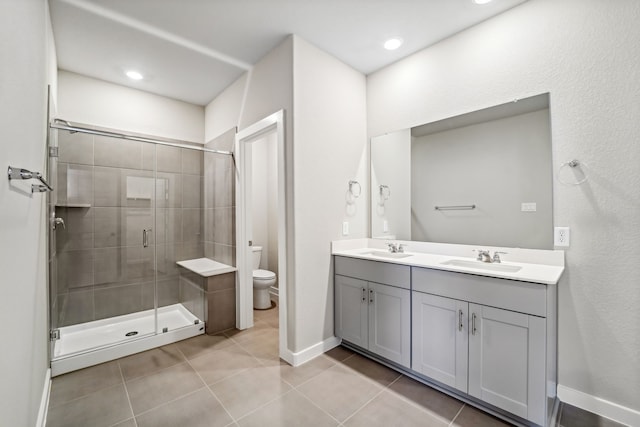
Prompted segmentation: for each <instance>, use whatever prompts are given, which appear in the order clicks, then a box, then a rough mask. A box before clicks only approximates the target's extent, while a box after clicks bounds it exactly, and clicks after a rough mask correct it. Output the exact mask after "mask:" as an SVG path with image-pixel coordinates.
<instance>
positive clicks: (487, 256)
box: [474, 249, 507, 263]
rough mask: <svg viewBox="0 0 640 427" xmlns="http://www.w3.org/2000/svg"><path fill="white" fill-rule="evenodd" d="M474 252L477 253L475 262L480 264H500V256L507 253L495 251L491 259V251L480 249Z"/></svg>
mask: <svg viewBox="0 0 640 427" xmlns="http://www.w3.org/2000/svg"><path fill="white" fill-rule="evenodd" d="M474 252H478V257H477V258H476V260H477V261H481V262H488V263H492V262H497V263H499V262H502V260H501V259H500V254H506V253H507V252H500V251H495V252H494V253H493V258H492V257H491V251H489V250H482V249H474Z"/></svg>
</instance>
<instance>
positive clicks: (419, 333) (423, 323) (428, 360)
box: [411, 292, 469, 393]
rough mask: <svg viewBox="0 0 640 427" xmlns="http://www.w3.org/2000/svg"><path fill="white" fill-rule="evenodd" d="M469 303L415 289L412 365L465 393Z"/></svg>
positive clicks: (415, 369)
mask: <svg viewBox="0 0 640 427" xmlns="http://www.w3.org/2000/svg"><path fill="white" fill-rule="evenodd" d="M468 306H469V304H468V303H467V302H465V301H459V300H455V299H451V298H443V297H439V296H435V295H430V294H425V293H422V292H413V315H412V316H413V322H412V328H413V341H412V348H413V350H412V351H413V359H412V362H411V363H412V366H411V368H412V369H413V370H414V371H417V372H420V373H421V374H423V375H426V376H428V377H430V378H433V379H434V380H436V381H440V382H441V383H444V384H446V385H448V386H451V387H455V388H456V389H458V390H460V391H462V392H464V393H466V392H467V357H468V353H469V340H468V332H469V331H468V322H467V317H468Z"/></svg>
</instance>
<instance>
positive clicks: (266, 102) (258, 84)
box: [205, 37, 296, 349]
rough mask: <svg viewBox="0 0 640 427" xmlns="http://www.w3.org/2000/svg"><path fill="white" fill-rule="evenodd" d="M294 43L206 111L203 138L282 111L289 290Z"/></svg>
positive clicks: (286, 44)
mask: <svg viewBox="0 0 640 427" xmlns="http://www.w3.org/2000/svg"><path fill="white" fill-rule="evenodd" d="M293 40H294V37H288V38H287V39H286V40H284V41H283V42H282V43H281V44H280V45H278V46H277V47H275V48H274V49H273V50H272V51H271V52H269V53H268V54H267V55H266V56H265V57H263V58H262V59H261V60H260V61H259V62H258V63H257V64H256V65H254V67H253V68H252V69H251V70H250V71H249V72H248V73H246V74H244V75H243V76H242V77H240V78H239V79H238V80H236V81H235V82H234V83H232V84H231V85H230V86H229V87H228V88H227V89H225V90H224V91H223V92H222V93H221V94H220V95H218V96H217V97H216V98H215V99H214V100H213V101H211V102H210V103H209V104H208V105H207V106H206V108H205V137H206V141H211V140H212V139H213V138H216V137H218V136H220V135H221V134H223V133H224V132H225V131H228V130H229V129H230V128H232V127H234V126H235V127H237V128H238V130H242V129H244V128H246V127H247V126H250V125H252V124H253V123H255V122H257V121H259V120H261V119H263V118H265V117H267V116H269V115H271V114H273V113H275V112H277V111H280V110H284V122H285V151H286V153H285V157H286V159H287V160H286V164H285V165H278V167H284V168H285V174H286V183H285V186H286V192H287V199H288V201H289V202H288V205H287V239H288V241H287V251H288V252H287V262H288V265H287V282H288V288H287V289H291V288H294V287H295V277H294V273H293V264H294V253H293V247H294V242H293V221H294V217H293V195H292V194H293V193H292V192H293V180H292V177H293V172H292V168H293V167H292V158H293V144H294V143H293V119H292V117H293ZM291 292H293V291H292V290H289V291H288V292H287V314H288V321H289V325H288V333H289V335H288V336H287V341H288V346H289V349H292V348H294V341H293V340H294V334H293V330H294V328H295V327H296V325H295V324H294V321H293V312H294V311H295V309H296V307H295V305H294V303H293V299H292V295H291Z"/></svg>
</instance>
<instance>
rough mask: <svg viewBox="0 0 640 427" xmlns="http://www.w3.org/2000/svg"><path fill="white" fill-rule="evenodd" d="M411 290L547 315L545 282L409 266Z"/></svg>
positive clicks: (537, 314)
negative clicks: (519, 280) (543, 283)
mask: <svg viewBox="0 0 640 427" xmlns="http://www.w3.org/2000/svg"><path fill="white" fill-rule="evenodd" d="M412 275H413V290H414V291H419V292H426V293H429V294H434V295H440V296H444V297H448V298H455V299H459V300H463V301H469V302H473V303H477V304H483V305H488V306H492V307H500V308H504V309H507V310H513V311H517V312H520V313H526V314H532V315H534V316H541V317H546V316H547V304H546V298H547V297H546V295H547V294H546V292H547V287H546V285H542V284H539V283H529V282H518V281H516V280H506V279H496V278H494V277H486V276H475V275H473V274H465V273H456V272H451V271H442V270H433V269H429V268H419V267H412Z"/></svg>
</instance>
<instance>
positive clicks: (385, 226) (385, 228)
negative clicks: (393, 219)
mask: <svg viewBox="0 0 640 427" xmlns="http://www.w3.org/2000/svg"><path fill="white" fill-rule="evenodd" d="M382 231H383V232H384V233H388V232H389V221H387V220H386V219H385V220H384V221H382Z"/></svg>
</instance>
